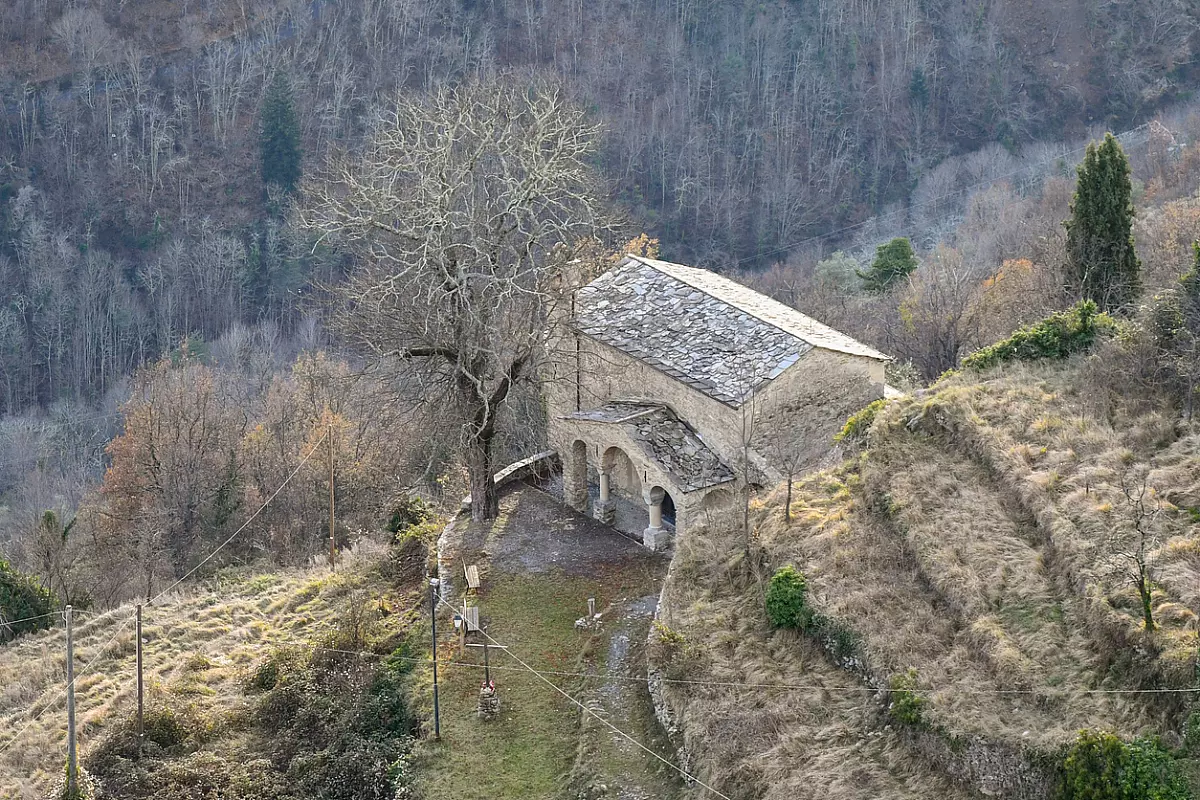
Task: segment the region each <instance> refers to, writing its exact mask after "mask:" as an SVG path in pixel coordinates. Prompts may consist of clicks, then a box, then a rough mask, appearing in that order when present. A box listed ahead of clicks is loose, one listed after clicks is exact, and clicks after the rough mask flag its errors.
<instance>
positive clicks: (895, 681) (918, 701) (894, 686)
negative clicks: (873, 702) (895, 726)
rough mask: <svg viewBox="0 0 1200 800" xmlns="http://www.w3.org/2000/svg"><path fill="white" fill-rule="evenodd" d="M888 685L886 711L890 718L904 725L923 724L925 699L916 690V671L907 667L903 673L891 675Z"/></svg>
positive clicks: (917, 687)
mask: <svg viewBox="0 0 1200 800" xmlns="http://www.w3.org/2000/svg"><path fill="white" fill-rule="evenodd" d="M889 687H890V688H891V690H892V691H891V699H890V702H889V704H888V713H889V714H891V715H892V719H894V720H896V721H897V722H901V723H903V724H905V725H924V724H925V706H926V705H927V701H926V700H925V698H924V697H922V696H921V694H920V693H919V691H918V689H919V686H918V675H917V671H916V670H915V669H912V668H909V670H908V672H906V673H904V674H903V675H894V676H892V679H891V681H890V682H889Z"/></svg>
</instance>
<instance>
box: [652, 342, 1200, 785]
mask: <svg viewBox="0 0 1200 800" xmlns="http://www.w3.org/2000/svg"><path fill="white" fill-rule="evenodd" d="M1087 374H1088V373H1087V370H1086V368H1085V366H1084V365H1083V364H1081V363H1068V364H1067V365H1065V366H1063V365H1052V366H1019V367H1015V368H1012V367H1010V368H1005V369H1004V370H1001V371H998V372H996V373H992V374H989V375H986V376H984V378H983V379H982V380H980V379H979V378H978V376H975V377H969V376H959V377H956V378H953V379H951V380H949V381H946V382H945V383H944V384H943V385H940V386H939V387H938V388H937V389H936V390H934V391H931V392H929V393H926V394H925V395H923V396H921V397H916V398H908V399H905V400H902V401H899V402H897V403H893V404H891V405H890V406H889V407H888V408H887V409H886V410H885V412H883V413H882V414H881V415H880V416H879V419H878V420H877V422H876V424H875V426H874V428H873V430H872V432H871V435H870V441H869V446H868V448H867V451H866V452H865V454H864V455H863V457H862V459H861V460H860V461H853V462H848V463H847V464H845V465H843V466H842V467H839V468H836V469H833V470H829V471H826V472H822V473H817V474H814V475H811V476H808V477H806V478H805V479H803V480H802V481H800V482H799V483H798V485H797V487H796V489H795V491H794V495H793V502H792V508H791V513H792V521H791V523H786V522H785V521H784V518H783V510H782V508H781V504H782V503H783V501H784V496H785V495H784V491H783V489H782V488H780V489H777V490H776V491H775V492H773V493H772V494H770V495H769V496H767V497H766V498H764V499H763V500H762V502H759V503H755V511H754V514H753V525H754V529H755V536H756V538H757V542H756V544H757V545H758V546H761V548H762V552H763V554H764V556H763V558H764V562H765V563H763V564H760V565H759V566H758V567H757V568H756V569H755V568H752V567H751V566H750V565H747V564H742V563H741V559H743V558H744V556H743V555H741V548H739V547H738V546H737V545H736V543H737V541H738V540H739V538H740V537H737V536H729V535H726V536H723V537H721V536H714V535H710V534H706V533H700V534H696V535H695V536H690V535H689V537H688V538H687V539H685V540H684V541H683V542H681V543H680V549H679V554H678V555H677V556H676V560H675V562H674V563H673V565H672V573H671V577H670V579H669V582H668V591H667V599H668V601H669V602H668V604H667V607H666V611H665V616H666V619H667V621H668V623H669V624H670V625H671V626H672V627H673V628H676V629H678V630H679V631H680V632H682V633H683V634H684V636H685V638H686V640H687V642H688V648H689V649H688V650H687V652H689V653H690V654H691V655H690V656H689V657H677V658H676V661H675V663H674V664H673V665H668V667H667V669H668V672H669V671H670V669H675V670H677V671H678V670H684V671H687V672H688V673H689V674H688V676H687V677H689V678H696V679H700V680H725V681H749V682H766V683H770V682H779V681H782V682H786V683H792V684H796V685H798V686H800V687H801V688H802V689H808V690H809V691H797V692H790V693H778V692H772V691H759V692H754V693H750V694H747V692H746V691H744V690H736V689H729V690H721V689H717V688H713V687H703V688H701V687H695V688H694V690H693V689H692V688H688V689H687V690H686V691H685V690H684V689H683V688H681V686H680V685H669V686H668V687H667V689H666V694H667V698H668V700H669V703H670V705H671V707H672V708H673V709H674V710H675V712H676V713H677V714H678V715H679V717H680V722H681V727H682V730H683V732H684V737H685V739H686V748H685V749H686V751H687V752H690V753H691V756H692V758H693V762H694V765H695V767H696V768H697V769H699V770H700V771H701V773H702V776H704V777H706V778H707V779H711V780H716V781H718V782H719V783H718V785H719V787H720V788H722V790H723V791H724V790H725V789H726V788H729V789H734V788H735V787H738V788H736V792H740V793H741V794H740V795H738V794H736V793H734V794H731V796H745V797H751V796H766V797H775V796H778V797H791V796H800V797H831V798H852V797H884V796H886V797H906V796H953V792H954V791H957V790H952V789H947V788H945V787H944V786H942V785H941V783H940V782H941V781H942V778H941V777H940V776H939V774H938V772H937V770H936V766H930V765H927V764H923V762H921V761H920V760H919V759H916V758H913V757H912V755H911V753H909V752H908V751H907V750H906V747H905V744H904V741H905V740H902V739H898V738H895V737H894V736H893V734H892V732H891V731H890V730H889V729H888V728H886V727H885V726H886V723H887V719H886V717H885V718H882V719H881V718H880V716H879V715H880V712H879V710H878V709H879V706H878V704H877V702H876V701H874V700H872V699H870V698H869V697H864V696H863V695H861V694H859V695H855V694H852V693H849V692H842V691H837V690H835V689H834V688H832V687H848V686H855V685H859V686H861V685H862V684H861V683H858V678H856V677H855V676H853V675H852V674H851V673H849V672H846V671H843V670H840V669H838V668H836V667H835V666H834V665H833V664H832V663H831V662H830V660H829V659H828V658H827V656H826V654H825V652H824V651H823V650H822V649H820V648H819V647H818V646H817V644H815V643H814V641H812V640H811V639H809V638H807V637H805V636H802V635H799V634H795V633H792V632H785V631H774V630H772V629H770V628H769V627H768V625H767V622H766V619H765V614H764V612H763V605H762V604H763V585H762V584H763V581H765V579H766V578H767V577H768V576H769V575H770V573H771V571H772V570H773V569H775V568H778V567H779V566H782V565H783V564H786V563H793V564H795V565H796V566H797V567H798V568H799V569H800V570H802V571H803V572H804V573H805V575H806V576H807V578H808V581H809V593H810V594H809V596H810V602H811V603H812V604H813V605H814V606H816V607H817V608H818V609H819V610H820V611H821V612H823V613H824V614H825V615H827V616H828V617H830V618H832V619H834V620H836V621H837V622H839V623H841V624H843V625H845V626H848V627H849V628H851V629H852V630H853V631H854V632H855V633H856V634H857V636H858V637H859V650H860V653H861V655H862V656H863V657H864V659H865V662H866V663H865V670H864V672H865V673H866V675H867V676H868V678H867V682H869V683H871V684H872V685H874V686H881V685H884V684H886V682H887V681H888V679H889V678H890V677H891V676H894V675H898V674H903V673H905V672H906V671H907V670H908V669H909V668H915V669H916V670H917V674H918V676H919V678H918V684H919V686H920V687H922V688H923V689H924V690H926V691H927V692H928V694H927V695H926V696H927V697H928V699H929V701H930V705H929V707H928V709H927V712H926V719H927V720H929V721H930V722H932V723H934V724H935V725H936V726H937V727H938V728H939V729H941V730H942V731H944V732H946V733H949V734H953V735H968V736H980V737H984V738H986V739H989V740H992V741H999V742H1002V743H1007V744H1009V745H1012V746H1015V747H1020V748H1023V749H1028V748H1034V749H1036V750H1040V751H1041V752H1042V753H1047V754H1048V753H1052V752H1056V751H1057V750H1058V748H1059V747H1060V746H1061V745H1063V744H1064V743H1066V742H1068V741H1070V740H1071V739H1072V738H1073V737H1074V736H1075V734H1076V732H1077V731H1078V730H1079V729H1080V728H1084V727H1091V728H1106V729H1113V730H1117V731H1120V732H1121V733H1123V734H1126V735H1136V734H1139V733H1153V734H1158V735H1163V736H1165V737H1166V738H1167V741H1168V742H1172V741H1175V733H1176V730H1177V727H1176V726H1177V723H1178V722H1179V718H1178V716H1177V713H1178V712H1179V711H1180V707H1179V705H1176V703H1177V698H1178V696H1177V695H1169V696H1147V695H1136V694H1120V693H1108V692H1107V691H1105V690H1113V689H1130V688H1152V687H1170V686H1185V685H1186V686H1190V685H1191V681H1192V678H1193V675H1194V664H1195V657H1196V650H1197V637H1196V627H1197V626H1196V614H1195V612H1194V609H1195V608H1197V607H1200V536H1196V535H1195V532H1196V525H1194V524H1192V523H1191V520H1190V518H1189V512H1188V509H1190V510H1191V511H1190V513H1191V515H1192V517H1197V518H1200V432H1196V431H1193V430H1191V429H1189V428H1187V427H1186V426H1181V425H1178V424H1177V422H1176V418H1175V416H1174V415H1173V414H1172V413H1170V412H1167V411H1162V410H1157V409H1153V408H1149V409H1148V408H1145V407H1140V408H1138V407H1134V406H1132V405H1129V406H1126V407H1123V408H1121V407H1118V408H1113V407H1111V406H1108V407H1105V408H1103V409H1102V410H1101V409H1098V408H1096V407H1094V404H1093V403H1092V402H1091V393H1090V392H1089V391H1088V389H1087V386H1086V384H1087ZM1129 465H1148V466H1149V468H1150V469H1151V472H1150V483H1151V485H1152V486H1154V487H1155V488H1156V490H1157V491H1158V492H1159V493H1161V495H1162V496H1163V497H1164V498H1165V499H1166V500H1168V501H1169V506H1168V507H1167V508H1166V509H1165V513H1164V516H1163V524H1164V525H1165V526H1166V527H1165V528H1164V532H1165V536H1164V545H1163V546H1162V547H1161V548H1160V549H1159V550H1158V551H1157V552H1155V553H1154V554H1153V556H1152V559H1151V560H1152V563H1153V564H1154V566H1155V568H1156V575H1155V580H1156V583H1155V588H1154V607H1155V615H1156V621H1157V622H1158V624H1159V625H1160V626H1161V627H1160V630H1159V631H1157V632H1155V633H1154V634H1153V635H1149V636H1148V635H1147V634H1146V633H1145V631H1143V630H1142V629H1141V625H1140V616H1139V613H1138V608H1137V604H1136V602H1135V601H1136V598H1135V597H1134V596H1133V593H1132V590H1130V589H1129V588H1128V587H1126V586H1124V585H1123V584H1122V578H1121V576H1119V575H1115V574H1114V573H1113V571H1112V570H1111V569H1108V568H1107V567H1106V564H1105V562H1106V560H1108V559H1109V555H1108V553H1109V545H1108V538H1109V536H1110V534H1111V532H1112V531H1113V530H1114V529H1119V526H1120V519H1119V518H1118V517H1119V515H1120V514H1122V513H1123V511H1124V504H1125V500H1124V497H1123V495H1122V494H1121V492H1120V488H1119V480H1120V478H1119V476H1120V474H1121V472H1122V471H1123V470H1124V469H1126V468H1127V467H1128V466H1129ZM1014 690H1015V691H1014ZM1096 690H1102V691H1096ZM1164 697H1165V698H1167V699H1163V698H1164Z"/></svg>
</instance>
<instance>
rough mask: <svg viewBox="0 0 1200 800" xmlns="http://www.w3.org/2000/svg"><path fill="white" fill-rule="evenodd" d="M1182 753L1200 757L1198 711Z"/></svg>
mask: <svg viewBox="0 0 1200 800" xmlns="http://www.w3.org/2000/svg"><path fill="white" fill-rule="evenodd" d="M1189 510H1190V509H1189ZM1183 751H1184V752H1185V753H1187V754H1188V755H1189V756H1192V757H1193V758H1194V757H1196V756H1200V709H1195V710H1193V711H1192V713H1190V714H1188V717H1187V721H1186V722H1184V723H1183Z"/></svg>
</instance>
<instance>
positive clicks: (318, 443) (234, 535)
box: [146, 428, 329, 605]
mask: <svg viewBox="0 0 1200 800" xmlns="http://www.w3.org/2000/svg"><path fill="white" fill-rule="evenodd" d="M328 435H329V429H328V428H326V429H325V430H324V431H323V432H322V433H321V438H320V439H317V441H316V443H314V444H313V446H312V449H311V450H309V451H308V453H307V454H305V456H304V458H302V459H300V463H299V464H297V465H296V468H295V469H294V470H292V473H291V474H290V475H288V476H287V477H286V478H285V479H284V481H283V483H281V484H279V488H278V489H276V490H275V491H274V492H272V493H271V496H270V497H268V498H267V499H266V501H265V502H263V504H262V505H261V506H259V507H258V508H257V509H256V510H255V512H254V513H253V514H251V515H250V516H249V517H247V518H246V521H245V522H243V523H242V524H241V525H240V526H239V527H238V529H237V530H236V531H234V532H233V533H231V534H230V535H229V538H228V539H226V540H225V541H223V542H221V544H220V545H218V546H217V549H216V550H213V551H212V552H211V553H209V554H208V555H206V556H205V557H204V558H203V559H201V560H200V563H199V564H197V565H196V566H194V567H192V568H191V569H189V570H188V571H187V572H185V573H184V574H183V576H182V577H180V578H179V580H177V581H175V582H174V583H172V584H171V585H170V586H168V587H167V588H166V589H163V590H162V591H161V592H159V593H158V594H156V595H154V597H152V598H150V599H149V600H147V601H146V605H154V602H155V601H156V600H158V599H159V598H160V597H162V596H163V595H165V594H167V593H168V592H170V591H171V590H172V589H174V588H175V587H176V586H178V585H179V584H181V583H183V582H184V581H185V580H187V579H188V578H190V577H191V576H192V575H194V574H195V573H196V571H197V570H198V569H200V568H201V567H203V566H204V565H205V564H207V563H208V562H209V561H210V560H212V557H213V556H215V555H216V554H217V553H219V552H221V551H222V550H223V549H224V548H225V547H226V546H228V545H229V543H230V542H232V541H233V540H234V539H236V538H237V537H238V536H239V535H240V534H241V533H242V531H244V530H246V528H247V527H248V526H249V525H250V523H251V522H253V521H254V520H255V518H256V517H257V516H258V515H259V514H261V513H262V512H263V511H264V510H265V509H266V507H267V506H269V505H271V502H272V501H273V500H274V499H275V498H276V497H278V496H279V493H280V492H282V491H283V489H284V487H285V486H287V485H288V484H289V483H291V482H292V478H295V477H296V476H297V475H298V474H300V468H301V467H303V466H304V465H305V464H307V463H308V460H309V459H310V458H312V456H313V453H315V452H317V448H318V447H320V446H321V443H322V442H324V441H325V437H327V436H328Z"/></svg>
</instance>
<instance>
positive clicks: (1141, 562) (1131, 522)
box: [1108, 468, 1163, 632]
mask: <svg viewBox="0 0 1200 800" xmlns="http://www.w3.org/2000/svg"><path fill="white" fill-rule="evenodd" d="M1148 476H1149V471H1148V470H1147V469H1145V468H1139V469H1129V468H1127V469H1125V470H1124V471H1122V472H1121V476H1120V486H1121V494H1122V496H1123V497H1124V499H1125V503H1124V508H1123V511H1124V513H1123V514H1122V518H1121V524H1120V525H1118V526H1117V527H1116V528H1114V529H1113V530H1112V531H1111V533H1110V534H1109V537H1108V548H1109V551H1110V553H1111V555H1112V557H1113V559H1114V563H1113V564H1112V565H1111V567H1112V569H1113V570H1114V571H1116V572H1118V573H1120V574H1121V575H1122V576H1123V577H1124V578H1125V579H1126V580H1127V581H1128V582H1129V583H1130V584H1131V585H1132V586H1133V588H1134V589H1136V590H1137V593H1138V598H1139V600H1140V601H1141V607H1142V609H1141V610H1142V621H1143V623H1144V624H1145V627H1146V631H1147V632H1150V631H1153V630H1154V614H1153V608H1152V606H1151V591H1152V577H1153V576H1152V574H1151V566H1150V563H1149V556H1150V554H1151V553H1152V552H1153V551H1154V550H1156V549H1157V548H1158V547H1159V545H1160V544H1161V543H1162V541H1161V539H1162V535H1161V534H1162V531H1161V524H1160V523H1161V519H1162V516H1163V505H1162V500H1161V499H1160V498H1159V496H1158V493H1157V492H1155V490H1154V488H1153V487H1151V486H1150V484H1149V480H1148Z"/></svg>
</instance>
